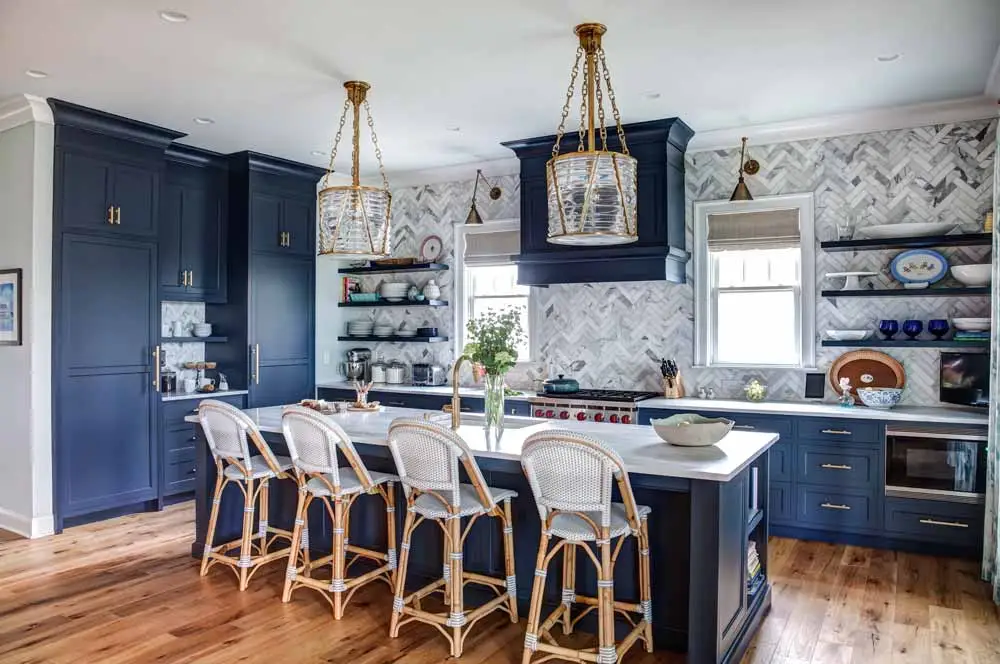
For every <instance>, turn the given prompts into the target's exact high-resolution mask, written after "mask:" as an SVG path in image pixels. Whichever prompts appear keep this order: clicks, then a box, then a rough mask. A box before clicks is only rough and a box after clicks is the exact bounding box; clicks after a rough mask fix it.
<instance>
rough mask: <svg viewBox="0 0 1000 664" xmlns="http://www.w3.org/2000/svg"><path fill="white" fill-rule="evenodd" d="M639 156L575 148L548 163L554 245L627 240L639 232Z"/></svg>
mask: <svg viewBox="0 0 1000 664" xmlns="http://www.w3.org/2000/svg"><path fill="white" fill-rule="evenodd" d="M636 164H637V162H636V160H635V158H634V157H630V156H629V155H627V154H622V153H620V152H604V151H593V152H571V153H568V154H564V155H560V156H558V157H555V158H553V159H551V160H549V162H548V168H547V169H546V180H547V183H548V194H549V235H548V241H549V242H550V243H553V244H570V245H583V246H592V245H602V244H624V243H628V242H635V241H636V240H638V239H639V236H638V233H637V232H636V216H635V213H636V191H637V188H636Z"/></svg>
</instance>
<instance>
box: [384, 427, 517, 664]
mask: <svg viewBox="0 0 1000 664" xmlns="http://www.w3.org/2000/svg"><path fill="white" fill-rule="evenodd" d="M389 449H390V450H391V451H392V457H393V459H394V460H395V462H396V470H397V472H398V473H399V479H400V482H401V483H402V484H403V490H404V491H405V493H406V504H407V510H406V521H405V523H404V526H403V538H402V539H403V541H402V544H401V545H400V549H401V553H400V562H399V570H397V575H396V596H395V598H394V599H393V612H392V620H391V622H390V625H389V636H390V637H393V638H395V637H396V636H398V635H399V628H400V627H401V626H402V625H404V624H406V623H408V622H411V621H414V620H416V621H419V622H424V623H428V624H431V625H434V626H435V627H437V628H438V629H439V630H440V631H441V632H442V633H443V634H444V635H445V637H446V638H447V639H448V642H449V645H450V646H451V655H452V656H453V657H459V656H461V654H462V647H463V644H464V642H465V638H466V637H467V636H468V634H469V630H470V629H471V628H472V626H473V625H475V623H476V622H478V621H479V619H480V618H482V617H483V616H485V615H486V614H487V613H490V612H492V611H496V610H501V611H504V612H506V613H507V614H508V616H509V617H510V619H511V622H515V623H516V622H517V580H516V578H515V575H514V536H513V518H512V509H511V503H510V501H511V499H512V498H514V497H516V496H517V493H516V492H515V491H512V490H510V489H497V488H491V487H490V486H488V485H487V484H486V479H485V478H484V477H483V474H482V472H481V471H480V470H479V466H478V464H477V463H476V460H475V457H474V456H473V454H472V450H471V449H469V446H468V445H466V443H465V441H464V440H462V438H460V437H459V436H458V435H457V434H456V433H455V432H453V431H452V430H451V429H446V428H444V427H442V426H439V425H437V424H433V423H431V422H428V421H425V420H418V419H409V418H400V419H397V420H394V421H393V423H392V424H391V425H390V426H389ZM460 468H464V469H465V473H466V475H468V477H469V480H470V483H469V484H464V483H462V481H461V474H460ZM482 516H489V517H494V518H496V519H498V520H499V522H500V524H501V527H502V530H503V542H504V563H505V571H506V574H507V576H506V578H496V577H492V576H488V575H485V574H477V573H473V572H468V571H466V570H465V569H464V566H463V548H464V544H465V538H466V537H467V536H468V534H469V532H470V530H471V528H472V523H473V522H475V521H476V519H478V518H479V517H482ZM463 518H467V519H469V521H468V523H467V525H466V526H465V527H464V528H463V525H462V519H463ZM425 520H431V521H434V522H436V523H437V524H438V525H439V526H440V527H441V530H442V531H443V533H444V564H443V566H442V578H441V579H439V580H436V581H434V582H432V583H430V584H428V585H426V586H424V587H423V588H420V589H419V590H416V591H415V592H412V593H410V594H409V595H406V594H405V585H406V567H407V564H408V561H409V554H410V539H411V537H412V535H413V531H414V530H416V528H417V527H418V526H419V525H420V524H421V523H423V522H424V521H425ZM469 583H474V584H479V585H483V586H487V587H489V588H491V589H492V590H493V591H494V592H495V593H496V595H497V596H496V597H494V598H493V599H490V600H489V601H487V602H486V603H485V604H482V605H481V606H479V607H476V608H474V609H471V610H468V611H467V610H466V608H465V604H464V589H465V586H466V585H467V584H469ZM437 592H441V593H443V595H444V603H445V604H446V605H447V607H448V609H447V611H446V612H444V613H433V612H431V611H427V610H425V609H424V608H423V607H422V604H421V603H422V601H423V600H424V599H425V598H427V597H428V596H430V595H432V594H434V593H437Z"/></svg>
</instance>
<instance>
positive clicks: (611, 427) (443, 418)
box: [185, 406, 778, 482]
mask: <svg viewBox="0 0 1000 664" xmlns="http://www.w3.org/2000/svg"><path fill="white" fill-rule="evenodd" d="M244 412H246V413H247V414H248V415H249V416H250V417H251V418H253V420H254V422H256V423H257V426H258V427H259V428H260V430H261V431H263V432H265V433H278V434H280V433H281V407H280V406H273V407H270V408H251V409H248V410H246V411H244ZM328 417H329V418H330V419H331V420H333V421H334V422H336V423H337V424H339V425H340V426H341V427H343V429H344V431H346V432H347V434H348V435H349V436H350V437H351V440H353V441H354V442H356V443H368V444H374V445H386V444H387V443H386V433H387V432H388V430H389V424H390V423H391V422H392V421H393V420H394V419H396V418H397V417H417V418H423V417H427V418H429V419H431V420H432V421H436V422H439V423H441V424H444V425H446V426H447V424H448V422H449V420H448V417H449V416H447V415H442V413H441V412H440V411H429V410H416V409H412V408H384V409H383V410H382V412H379V413H350V412H349V413H339V414H336V415H329V416H328ZM478 417H479V418H481V417H482V416H478ZM464 419H466V421H470V422H475V421H476V419H477V417H476V416H475V415H472V416H466V417H465V418H464ZM185 420H186V421H188V422H195V423H196V422H197V421H198V419H197V417H196V416H194V415H189V416H188V417H186V418H185ZM480 421H481V419H480ZM505 422H506V423H507V427H506V430H505V431H504V435H503V437H502V438H501V440H500V442H499V444H491V443H489V442H487V440H486V436H485V433H484V431H483V427H482V425H481V424H478V423H475V424H463V425H462V426H461V427H460V428H459V430H458V434H459V435H460V436H461V437H462V438H463V439H464V440H465V442H466V443H467V444H468V445H469V447H470V448H471V449H472V451H473V453H474V454H475V455H476V456H477V457H488V458H494V459H507V460H510V461H519V460H520V458H521V447H522V446H523V445H524V441H525V439H526V438H527V437H528V436H529V435H531V434H533V433H536V432H538V431H546V430H554V429H568V430H570V431H577V432H580V433H584V434H587V435H589V436H592V437H594V438H598V439H600V440H602V441H604V442H605V443H606V444H608V445H609V446H610V447H612V448H613V449H615V450H616V451H617V452H618V453H619V454H620V455H621V457H622V459H623V460H624V461H625V466H626V468H628V470H629V472H634V473H643V474H646V475H659V476H662V477H679V478H684V479H692V480H709V481H714V482H728V481H729V480H731V479H733V478H734V477H736V476H737V475H738V474H739V473H740V472H741V471H743V470H744V469H745V468H746V467H747V466H749V465H750V463H751V462H752V461H753V460H754V459H756V458H757V457H759V456H760V455H761V454H763V453H764V452H766V451H767V450H768V448H770V447H771V446H772V445H774V443H776V442H777V441H778V435H777V434H773V433H762V432H750V431H732V432H730V433H729V434H728V435H727V436H726V437H725V438H723V439H722V440H721V441H720V442H719V443H718V444H717V445H715V446H712V447H675V446H673V445H668V444H667V443H665V442H663V441H662V440H660V438H659V436H657V435H656V433H655V432H654V431H653V428H652V427H650V426H641V425H633V424H606V423H598V422H561V423H560V424H559V425H558V426H557V425H556V424H555V423H553V422H551V421H549V420H540V419H534V418H528V417H507V418H505Z"/></svg>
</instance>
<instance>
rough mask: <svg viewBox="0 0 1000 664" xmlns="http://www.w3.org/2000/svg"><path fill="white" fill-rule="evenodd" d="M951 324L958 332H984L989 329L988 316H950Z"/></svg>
mask: <svg viewBox="0 0 1000 664" xmlns="http://www.w3.org/2000/svg"><path fill="white" fill-rule="evenodd" d="M951 324H952V325H953V326H954V327H955V329H956V330H959V331H960V332H986V331H987V330H989V329H990V319H989V318H952V319H951Z"/></svg>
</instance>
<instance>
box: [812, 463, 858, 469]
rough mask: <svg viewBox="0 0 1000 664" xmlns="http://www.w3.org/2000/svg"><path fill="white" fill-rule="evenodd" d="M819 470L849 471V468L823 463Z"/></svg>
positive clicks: (842, 465) (837, 464)
mask: <svg viewBox="0 0 1000 664" xmlns="http://www.w3.org/2000/svg"><path fill="white" fill-rule="evenodd" d="M819 467H820V468H828V469H830V470H851V467H850V466H847V465H844V464H842V463H823V464H820V466H819Z"/></svg>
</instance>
